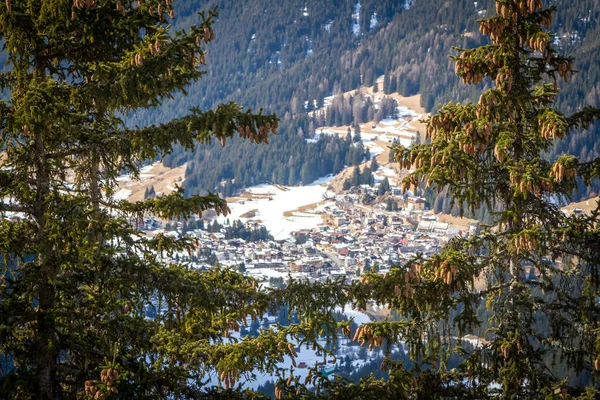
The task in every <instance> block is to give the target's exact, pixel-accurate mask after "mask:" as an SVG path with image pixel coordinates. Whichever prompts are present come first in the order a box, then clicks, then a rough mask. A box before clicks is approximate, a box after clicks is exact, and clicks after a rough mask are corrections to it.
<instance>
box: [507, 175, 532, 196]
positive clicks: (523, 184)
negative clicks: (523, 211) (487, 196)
mask: <svg viewBox="0 0 600 400" xmlns="http://www.w3.org/2000/svg"><path fill="white" fill-rule="evenodd" d="M509 179H510V183H511V184H512V185H513V186H514V187H516V188H517V189H518V190H519V191H520V192H521V193H527V192H531V193H538V192H539V187H538V186H537V185H536V183H535V181H534V180H533V178H532V177H529V178H527V177H525V176H524V175H523V173H522V172H521V171H518V172H517V171H511V172H510V173H509Z"/></svg>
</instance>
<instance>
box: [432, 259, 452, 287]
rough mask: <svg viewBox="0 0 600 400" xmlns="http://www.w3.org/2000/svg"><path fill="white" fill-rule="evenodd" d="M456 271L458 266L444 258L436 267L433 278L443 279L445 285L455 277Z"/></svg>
mask: <svg viewBox="0 0 600 400" xmlns="http://www.w3.org/2000/svg"><path fill="white" fill-rule="evenodd" d="M457 272H458V267H457V266H456V265H455V264H454V263H451V262H449V261H448V260H444V262H443V263H441V264H440V266H439V267H437V268H436V271H435V279H436V280H439V279H443V280H444V283H445V284H446V285H450V284H451V283H452V281H453V280H454V278H455V277H456V273H457Z"/></svg>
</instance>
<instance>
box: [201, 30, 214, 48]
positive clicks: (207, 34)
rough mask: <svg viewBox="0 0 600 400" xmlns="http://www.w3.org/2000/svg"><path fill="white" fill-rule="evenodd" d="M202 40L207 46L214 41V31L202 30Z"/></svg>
mask: <svg viewBox="0 0 600 400" xmlns="http://www.w3.org/2000/svg"><path fill="white" fill-rule="evenodd" d="M202 39H203V40H204V43H206V44H209V43H210V42H212V41H213V40H215V31H214V30H213V28H204V32H203V33H202Z"/></svg>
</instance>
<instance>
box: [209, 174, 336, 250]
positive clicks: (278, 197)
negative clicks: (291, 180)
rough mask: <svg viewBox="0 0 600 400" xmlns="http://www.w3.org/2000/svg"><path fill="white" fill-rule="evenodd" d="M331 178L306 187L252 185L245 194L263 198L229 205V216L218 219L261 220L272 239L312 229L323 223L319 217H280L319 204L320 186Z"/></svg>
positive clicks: (298, 215)
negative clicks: (248, 214)
mask: <svg viewBox="0 0 600 400" xmlns="http://www.w3.org/2000/svg"><path fill="white" fill-rule="evenodd" d="M332 179H333V176H332V175H329V176H327V177H324V178H320V179H318V180H316V181H315V182H313V183H311V184H310V185H307V186H299V187H285V186H275V185H259V186H253V187H251V188H249V189H247V192H249V193H253V194H259V195H263V196H264V198H254V199H247V200H244V201H243V204H242V203H241V202H236V203H229V208H230V209H231V214H230V215H228V216H227V217H220V222H224V221H225V220H226V219H227V218H229V219H230V221H232V220H236V219H241V220H242V221H248V220H257V221H261V223H262V224H263V225H265V227H266V228H267V229H268V230H269V232H270V233H271V235H273V237H274V238H275V240H283V239H287V238H289V237H290V234H291V233H292V232H294V231H298V230H301V229H312V228H316V227H317V226H318V225H320V224H321V223H322V222H323V220H322V218H321V216H319V215H314V214H308V213H301V212H296V213H294V216H285V215H284V214H285V213H286V211H293V210H296V209H297V208H299V207H302V206H306V205H308V204H313V203H317V202H320V201H322V200H323V195H324V194H325V193H326V192H327V188H326V186H323V185H324V184H326V183H328V182H329V181H331V180H332ZM252 210H256V215H255V216H254V217H252V218H242V217H241V216H242V215H243V214H245V213H248V212H250V211H252Z"/></svg>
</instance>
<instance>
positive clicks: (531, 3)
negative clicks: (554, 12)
mask: <svg viewBox="0 0 600 400" xmlns="http://www.w3.org/2000/svg"><path fill="white" fill-rule="evenodd" d="M542 8H543V4H542V0H512V1H509V2H506V3H496V13H497V14H498V15H501V16H502V17H503V18H510V19H512V20H513V21H516V20H517V18H518V16H519V15H522V16H524V17H527V16H528V15H529V14H532V13H534V12H536V11H537V10H538V9H542Z"/></svg>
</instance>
